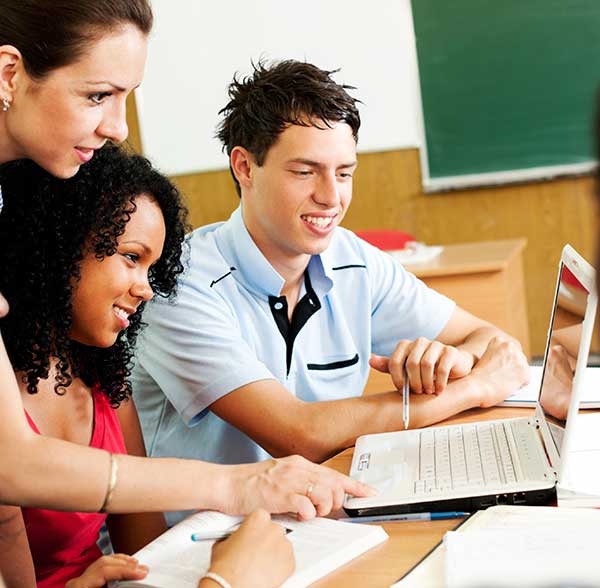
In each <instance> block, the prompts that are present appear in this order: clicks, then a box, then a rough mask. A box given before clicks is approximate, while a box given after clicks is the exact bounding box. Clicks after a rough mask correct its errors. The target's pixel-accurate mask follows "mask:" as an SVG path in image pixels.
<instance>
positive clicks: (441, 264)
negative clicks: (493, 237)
mask: <svg viewBox="0 0 600 588" xmlns="http://www.w3.org/2000/svg"><path fill="white" fill-rule="evenodd" d="M526 244H527V241H526V240H525V239H513V240H507V241H482V242H479V243H464V244H460V245H445V246H444V251H443V252H442V253H441V254H440V255H439V257H436V258H435V259H434V260H432V261H430V262H427V263H424V264H420V265H415V266H411V265H406V266H405V267H406V269H408V270H409V271H411V272H412V273H414V274H415V275H416V276H417V277H418V278H421V279H422V280H423V281H424V282H425V283H426V284H427V285H428V286H430V287H431V288H433V289H434V290H437V291H438V292H441V293H442V294H445V295H446V296H448V297H449V298H452V300H455V301H456V302H457V304H459V306H461V307H462V308H464V309H465V310H468V311H469V312H471V313H473V314H474V315H475V316H478V317H480V318H482V319H485V320H487V321H490V322H491V323H493V324H494V325H496V326H497V327H500V328H501V329H503V330H505V331H506V332H507V333H509V334H511V335H512V336H513V337H515V338H516V339H518V340H519V341H520V342H521V345H522V346H523V351H524V352H525V354H526V355H527V356H528V357H529V355H530V347H529V326H528V323H527V304H526V299H525V281H524V277H523V249H525V245H526Z"/></svg>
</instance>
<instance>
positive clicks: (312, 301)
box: [308, 298, 315, 306]
mask: <svg viewBox="0 0 600 588" xmlns="http://www.w3.org/2000/svg"><path fill="white" fill-rule="evenodd" d="M308 301H309V302H310V303H311V304H312V305H313V306H314V305H315V301H314V300H313V299H312V298H309V299H308Z"/></svg>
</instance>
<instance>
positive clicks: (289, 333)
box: [134, 61, 528, 463]
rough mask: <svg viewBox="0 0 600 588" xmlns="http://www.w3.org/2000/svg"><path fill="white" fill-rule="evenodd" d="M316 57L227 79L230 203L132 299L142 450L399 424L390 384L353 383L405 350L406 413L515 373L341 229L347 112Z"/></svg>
mask: <svg viewBox="0 0 600 588" xmlns="http://www.w3.org/2000/svg"><path fill="white" fill-rule="evenodd" d="M330 73H331V72H326V71H322V70H320V69H318V68H317V67H315V66H313V65H310V64H307V63H300V62H295V61H287V62H281V63H278V64H275V65H273V66H271V67H265V66H263V65H258V66H256V68H255V71H254V73H253V75H252V76H250V77H248V78H246V79H244V80H241V81H239V80H234V82H233V83H232V84H231V86H230V89H229V96H230V102H229V104H228V105H227V106H226V107H225V108H224V109H223V111H222V114H223V116H224V118H223V121H222V123H221V125H220V129H219V137H220V138H221V140H222V142H223V144H224V146H225V148H226V149H227V153H228V154H229V157H230V165H231V172H232V175H233V177H234V180H235V182H236V188H237V190H238V193H239V194H240V196H241V204H240V207H239V208H238V209H237V210H236V211H235V212H234V213H233V214H232V216H231V218H230V219H229V220H228V221H227V222H225V223H217V224H213V225H210V226H207V227H202V228H200V229H198V230H196V231H195V232H194V233H193V235H192V237H191V240H190V247H191V250H190V259H189V267H188V269H187V271H186V273H185V274H184V276H183V278H182V280H181V283H180V287H179V291H178V295H177V299H176V301H175V304H168V303H166V302H163V301H160V300H158V299H157V300H156V301H155V302H154V301H153V302H152V303H151V304H149V305H148V308H147V310H146V312H145V314H144V320H145V321H146V322H147V323H148V324H149V326H148V328H147V329H146V331H145V332H144V334H143V336H142V340H141V342H140V347H139V355H138V361H137V366H136V369H135V372H134V390H135V399H136V403H137V406H138V410H139V412H140V415H141V420H142V425H143V430H144V435H145V439H146V444H147V449H148V453H149V455H152V456H157V455H179V456H182V457H197V458H201V459H205V460H209V461H218V462H225V463H239V462H246V461H255V460H259V459H263V458H265V457H267V455H268V454H271V455H274V456H281V455H288V454H292V453H299V454H301V455H304V456H305V457H307V458H309V459H312V460H314V461H317V462H320V461H322V460H324V459H326V458H327V457H328V456H330V455H332V454H334V453H336V452H338V451H340V450H341V449H344V448H345V447H348V446H350V445H352V444H353V443H354V440H355V439H356V437H357V436H358V435H361V434H365V433H373V432H382V431H391V430H398V429H402V428H403V424H402V395H401V394H400V393H398V392H397V391H392V392H388V393H385V394H377V395H373V396H367V397H363V396H361V394H362V391H363V388H364V385H365V383H366V380H367V376H368V373H369V367H370V364H371V365H372V366H373V367H376V368H377V369H380V370H383V371H389V372H390V373H391V375H392V379H393V382H394V384H395V385H396V387H397V388H399V389H400V390H401V389H402V381H403V376H402V367H403V364H404V363H405V362H406V366H407V370H408V375H409V381H410V385H411V389H412V391H413V392H414V394H413V395H412V396H411V399H410V400H411V408H410V415H411V417H410V426H411V427H421V426H425V425H428V424H431V423H434V422H436V421H439V420H442V419H444V418H446V417H449V416H451V415H452V414H455V413H458V412H460V411H462V410H465V409H468V408H471V407H476V406H491V405H494V404H496V403H498V402H500V401H501V400H503V399H504V398H505V397H506V396H507V395H508V394H510V393H511V392H512V391H514V390H515V389H517V388H518V387H519V386H520V385H522V384H523V383H525V381H526V379H527V374H528V368H527V363H526V360H525V358H524V356H523V354H522V353H521V351H520V348H519V345H518V344H517V343H516V342H514V341H513V340H512V339H511V338H510V337H509V336H508V335H506V334H505V333H503V332H502V331H500V330H499V329H497V328H495V327H494V326H492V325H490V324H489V323H487V322H485V321H482V320H480V319H478V318H476V317H474V316H472V315H471V314H469V313H467V312H466V311H464V310H462V309H460V308H458V307H456V305H455V304H454V303H453V302H452V301H451V300H449V299H447V298H445V297H444V296H442V295H440V294H438V293H436V292H434V291H433V290H430V289H429V288H427V287H426V286H425V285H424V284H423V283H422V282H420V281H419V280H417V279H416V278H415V277H414V276H413V275H411V274H409V273H408V272H406V271H404V270H403V269H402V267H401V266H400V265H399V264H397V263H395V262H394V261H393V260H392V258H391V257H389V256H387V255H386V254H384V253H381V252H380V251H379V250H377V249H375V248H373V247H371V246H370V245H368V244H366V243H365V242H363V241H361V240H359V239H358V238H357V237H356V236H355V235H354V234H353V233H351V232H349V231H347V230H345V229H342V228H340V227H339V224H340V223H341V221H342V219H343V217H344V213H345V212H346V210H347V208H348V206H349V204H350V200H351V198H352V176H353V174H354V172H355V170H356V165H357V162H356V141H357V135H358V129H359V126H360V118H359V114H358V110H357V108H356V104H355V100H354V99H353V98H352V97H350V96H349V95H348V93H347V92H346V89H347V87H345V86H341V85H339V84H337V83H335V82H334V81H333V80H332V78H331V76H330ZM372 354H376V355H372Z"/></svg>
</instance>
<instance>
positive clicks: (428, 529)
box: [314, 408, 533, 588]
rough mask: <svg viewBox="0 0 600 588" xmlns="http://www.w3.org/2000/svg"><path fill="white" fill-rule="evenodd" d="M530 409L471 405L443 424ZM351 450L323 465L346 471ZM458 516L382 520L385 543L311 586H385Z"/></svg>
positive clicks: (512, 415) (376, 587) (432, 544)
mask: <svg viewBox="0 0 600 588" xmlns="http://www.w3.org/2000/svg"><path fill="white" fill-rule="evenodd" d="M532 412H533V409H530V408H490V409H485V410H481V409H475V410H470V411H467V412H464V413H462V414H461V415H460V416H459V417H455V418H452V419H449V420H448V421H445V423H444V424H453V423H464V422H472V421H478V420H486V419H497V418H508V417H514V416H526V415H528V414H531V413H532ZM352 452H353V449H346V451H343V452H342V453H340V454H338V455H336V456H335V457H333V458H331V459H330V460H328V461H326V462H325V465H328V466H329V467H331V468H333V469H335V470H337V471H339V472H343V473H345V474H347V473H348V471H349V470H350V465H351V463H352ZM461 520H462V519H455V520H449V521H430V522H416V523H415V522H400V523H387V524H384V525H383V527H384V529H385V530H386V532H387V533H388V535H389V536H390V538H389V539H388V540H387V541H386V542H385V543H382V544H381V545H378V546H377V547H375V548H374V549H372V550H371V551H368V552H367V553H365V554H363V555H362V556H360V557H359V558H357V559H355V560H354V561H351V562H350V563H348V564H346V565H345V566H343V567H342V568H340V569H339V570H336V571H335V572H333V573H332V574H329V575H328V576H326V577H325V578H323V579H322V580H321V581H319V582H317V583H316V584H314V588H388V587H389V586H390V585H391V584H393V583H394V582H395V581H396V580H398V579H399V578H400V577H401V576H403V575H404V574H405V573H406V572H407V571H408V570H410V569H411V568H412V567H413V566H414V565H415V564H416V563H417V562H418V561H419V560H420V559H421V558H422V557H423V556H425V554H427V553H428V552H429V551H430V550H431V548H432V547H434V546H435V545H436V544H437V543H439V542H440V541H441V539H442V537H443V536H444V533H445V532H446V531H450V530H452V529H453V528H454V527H456V526H457V525H458V524H459V523H460V522H461ZM423 588H426V587H423Z"/></svg>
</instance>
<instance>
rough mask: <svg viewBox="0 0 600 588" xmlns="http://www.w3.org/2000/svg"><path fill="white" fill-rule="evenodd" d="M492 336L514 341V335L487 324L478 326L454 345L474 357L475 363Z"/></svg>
mask: <svg viewBox="0 0 600 588" xmlns="http://www.w3.org/2000/svg"><path fill="white" fill-rule="evenodd" d="M494 337H501V338H503V339H507V340H512V341H516V339H514V337H511V336H510V335H508V334H507V333H505V332H504V331H502V330H501V329H498V328H497V327H495V326H493V325H488V326H485V327H480V328H479V329H475V330H474V331H473V332H472V333H471V334H470V335H468V336H467V337H466V339H465V340H464V341H463V342H462V343H460V344H459V345H457V346H456V347H457V349H460V350H461V351H466V352H467V353H470V354H471V355H472V356H473V358H474V362H473V363H477V362H478V361H479V359H480V358H481V356H482V355H483V354H484V352H485V350H486V349H487V346H488V345H489V343H490V341H491V340H492V339H493V338H494Z"/></svg>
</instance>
